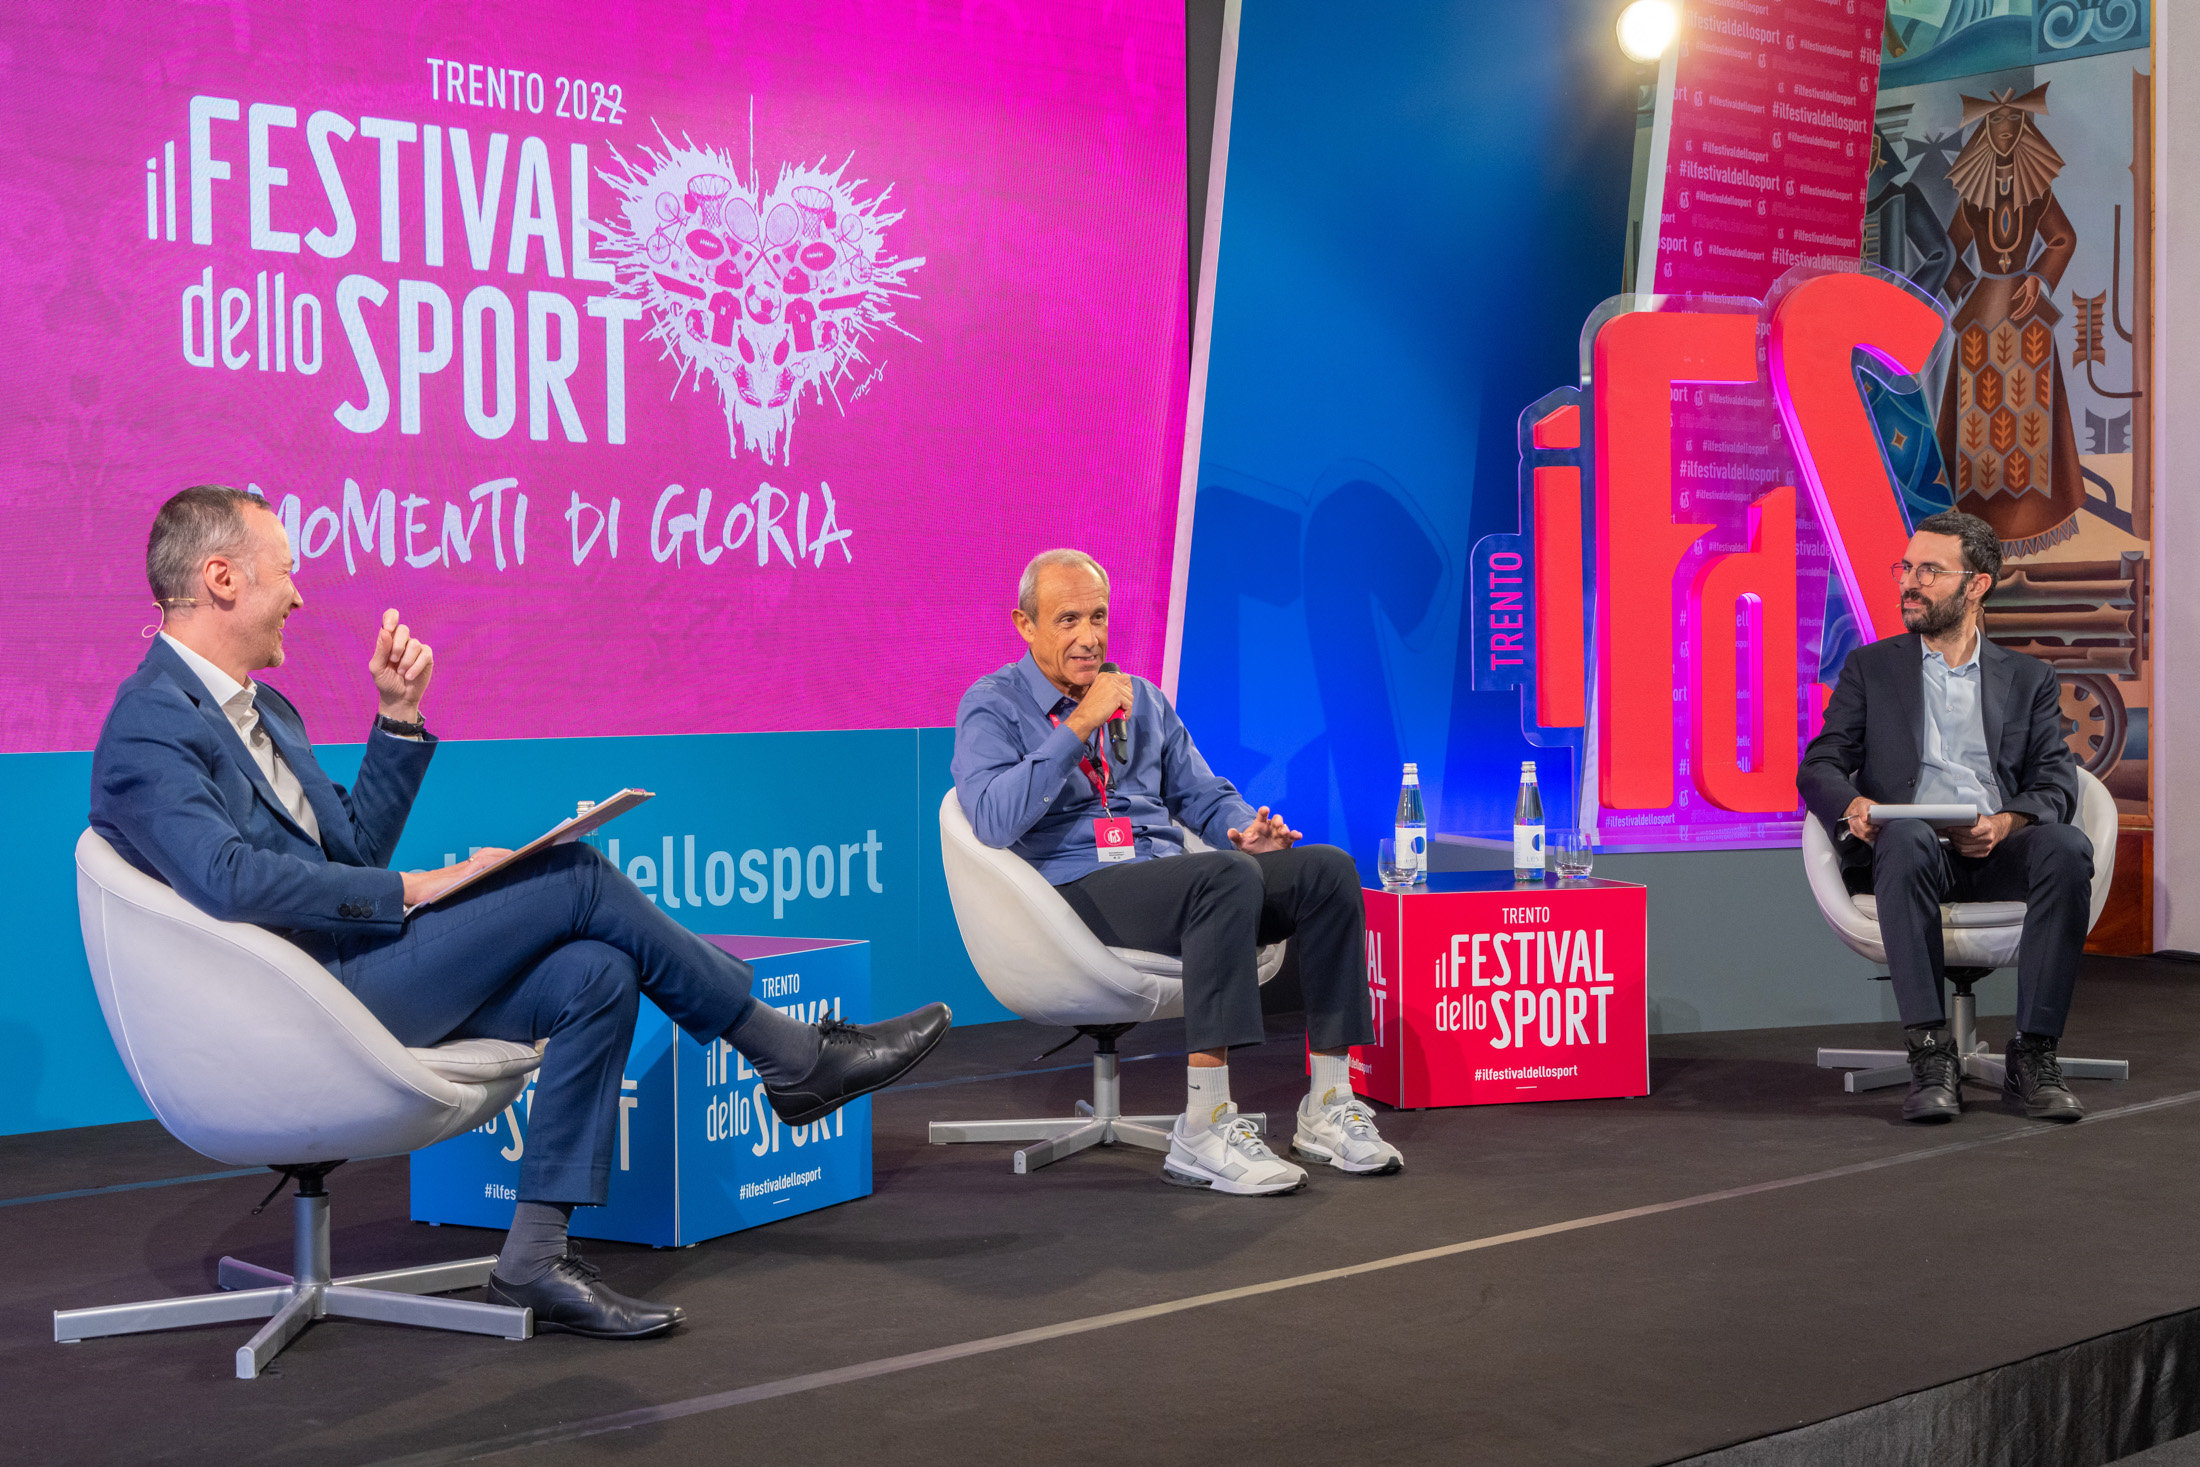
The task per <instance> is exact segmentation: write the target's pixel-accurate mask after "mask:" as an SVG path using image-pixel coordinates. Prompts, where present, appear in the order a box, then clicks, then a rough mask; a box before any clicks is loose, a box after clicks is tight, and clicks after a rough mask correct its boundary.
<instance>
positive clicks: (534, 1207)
mask: <svg viewBox="0 0 2200 1467" xmlns="http://www.w3.org/2000/svg"><path fill="white" fill-rule="evenodd" d="M572 1216H573V1204H572V1203H570V1202H522V1203H521V1204H520V1205H519V1206H518V1207H516V1208H514V1209H513V1210H512V1230H511V1231H510V1232H508V1233H506V1234H505V1235H504V1251H503V1252H502V1253H499V1254H498V1255H497V1266H496V1276H497V1277H498V1278H500V1279H502V1280H504V1281H505V1282H506V1283H508V1284H531V1283H533V1282H534V1281H535V1280H536V1279H539V1278H541V1277H542V1276H543V1275H544V1274H546V1273H548V1272H549V1271H550V1265H551V1264H553V1263H556V1262H557V1261H558V1260H559V1259H560V1258H563V1257H564V1256H565V1228H566V1223H567V1222H568V1221H569V1220H570V1219H571V1218H572Z"/></svg>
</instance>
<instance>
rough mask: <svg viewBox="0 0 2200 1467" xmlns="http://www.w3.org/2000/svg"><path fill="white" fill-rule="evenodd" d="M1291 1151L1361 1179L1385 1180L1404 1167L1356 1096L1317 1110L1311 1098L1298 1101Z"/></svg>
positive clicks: (1394, 1148) (1363, 1103) (1401, 1159)
mask: <svg viewBox="0 0 2200 1467" xmlns="http://www.w3.org/2000/svg"><path fill="white" fill-rule="evenodd" d="M1291 1149H1292V1150H1293V1151H1296V1152H1297V1153H1298V1154H1299V1155H1301V1156H1306V1157H1312V1158H1313V1159H1314V1160H1315V1161H1326V1162H1328V1163H1329V1164H1330V1165H1331V1166H1333V1167H1335V1168H1336V1169H1337V1170H1338V1171H1340V1172H1351V1173H1352V1174H1353V1175H1355V1176H1362V1177H1386V1176H1389V1175H1390V1174H1391V1173H1392V1172H1394V1171H1397V1170H1398V1169H1399V1168H1401V1167H1403V1166H1404V1165H1405V1164H1406V1159H1405V1157H1404V1156H1402V1155H1400V1154H1399V1151H1398V1148H1397V1147H1395V1146H1393V1145H1391V1144H1390V1143H1389V1142H1388V1141H1385V1140H1384V1139H1383V1138H1382V1137H1381V1136H1379V1135H1377V1134H1376V1133H1375V1112H1374V1111H1372V1110H1370V1109H1369V1108H1368V1104H1367V1102H1366V1101H1364V1100H1362V1099H1360V1098H1359V1097H1358V1096H1357V1095H1355V1096H1353V1097H1352V1098H1351V1099H1349V1100H1340V1101H1338V1102H1337V1103H1336V1104H1334V1105H1324V1106H1319V1107H1317V1106H1315V1105H1314V1097H1312V1096H1311V1095H1309V1096H1308V1097H1307V1098H1306V1099H1304V1100H1302V1101H1300V1102H1299V1129H1298V1133H1297V1134H1296V1135H1294V1136H1293V1137H1292V1138H1291Z"/></svg>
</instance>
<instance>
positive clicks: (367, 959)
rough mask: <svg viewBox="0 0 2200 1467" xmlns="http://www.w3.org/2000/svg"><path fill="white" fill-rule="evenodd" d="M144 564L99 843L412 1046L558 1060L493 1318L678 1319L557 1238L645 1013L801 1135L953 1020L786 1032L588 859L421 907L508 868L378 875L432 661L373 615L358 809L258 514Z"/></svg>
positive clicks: (540, 1104) (252, 510) (906, 1061)
mask: <svg viewBox="0 0 2200 1467" xmlns="http://www.w3.org/2000/svg"><path fill="white" fill-rule="evenodd" d="M145 568H146V579H147V580H148V581H149V582H150V583H151V585H152V590H153V599H154V601H155V602H156V603H157V604H158V605H159V606H160V608H161V612H162V631H161V634H160V636H159V638H158V640H156V641H155V642H154V644H153V647H152V650H151V651H149V652H148V653H147V654H146V657H145V661H144V662H143V663H142V664H140V666H139V667H138V670H137V671H136V672H135V673H133V674H131V675H130V677H129V678H128V679H127V680H125V681H124V682H123V684H122V687H121V689H120V691H119V692H117V693H116V695H115V704H114V707H113V709H112V710H111V711H110V712H109V713H108V715H107V722H106V724H105V726H104V727H102V728H101V730H100V735H99V747H98V749H97V750H96V751H95V752H94V754H93V756H92V811H91V822H92V827H93V829H95V830H97V831H98V832H99V834H100V835H101V836H102V837H104V838H105V839H106V840H107V842H108V843H109V844H110V845H112V846H113V847H114V848H115V850H116V852H117V853H119V854H120V855H121V856H122V857H123V859H124V860H127V861H128V862H130V863H131V864H132V865H133V866H136V867H137V868H138V869H139V870H141V871H143V872H145V873H146V874H148V875H150V876H155V877H158V878H159V879H161V880H163V881H165V882H167V883H168V884H169V885H170V886H172V887H174V888H175V889H176V891H177V892H178V893H180V894H181V895H182V896H183V897H184V898H185V899H186V900H188V901H190V902H191V903H192V905H194V906H196V907H198V908H199V909H200V910H201V911H204V912H206V913H208V914H209V915H211V916H214V917H217V918H220V919H222V920H225V921H234V922H250V923H255V924H257V925H259V926H261V927H265V928H267V929H269V930H270V931H272V932H274V933H275V934H276V935H278V936H280V937H283V938H286V939H288V940H289V941H291V942H293V943H295V944H296V945H297V946H299V947H300V948H302V949H304V950H305V951H306V952H307V953H309V954H311V955H312V957H313V958H314V960H315V961H317V962H319V963H321V964H322V965H323V966H325V967H326V968H327V969H328V970H329V971H330V972H331V973H333V974H334V975H335V976H336V977H337V978H338V980H340V981H341V982H342V983H343V984H344V986H345V987H346V988H348V989H350V990H351V991H352V992H353V993H354V994H356V995H357V996H358V997H359V999H360V1001H361V1002H363V1003H364V1004H365V1005H366V1006H367V1008H368V1010H369V1011H371V1012H372V1013H373V1014H374V1015H375V1017H376V1018H378V1019H379V1020H381V1021H382V1023H384V1024H385V1025H387V1026H388V1027H389V1029H390V1031H391V1032H392V1033H393V1034H394V1035H396V1037H397V1039H398V1040H399V1042H400V1043H403V1044H406V1045H409V1046H425V1045H433V1044H439V1043H442V1042H443V1041H445V1040H448V1039H461V1038H473V1037H478V1038H494V1039H516V1040H534V1039H547V1040H549V1041H550V1044H549V1046H548V1048H547V1050H546V1051H545V1053H544V1056H543V1065H542V1070H541V1072H540V1074H539V1075H538V1077H537V1079H536V1086H535V1100H534V1105H533V1109H532V1113H531V1119H532V1121H533V1126H532V1129H531V1131H530V1133H529V1135H528V1138H527V1140H528V1146H527V1155H526V1158H525V1160H524V1162H523V1163H522V1166H521V1173H520V1194H519V1195H520V1202H519V1206H518V1208H517V1209H516V1211H515V1214H514V1217H513V1223H512V1230H511V1232H510V1234H509V1235H508V1236H507V1237H506V1239H505V1245H504V1249H503V1252H502V1253H501V1254H500V1256H499V1258H498V1260H497V1267H496V1271H495V1273H494V1274H493V1275H492V1276H491V1278H490V1280H489V1290H488V1292H489V1298H490V1299H491V1301H492V1302H495V1303H501V1304H511V1305H516V1306H524V1307H529V1308H532V1309H533V1310H534V1311H535V1321H536V1324H537V1326H538V1327H540V1328H547V1329H563V1330H567V1331H570V1332H572V1333H576V1334H585V1335H592V1336H597V1337H601V1338H615V1339H631V1338H640V1337H643V1336H646V1335H652V1334H658V1333H661V1332H663V1331H665V1330H668V1329H670V1328H672V1327H673V1326H674V1325H675V1324H677V1323H679V1321H680V1319H681V1318H682V1314H681V1311H680V1310H679V1309H678V1308H677V1307H674V1306H671V1305H664V1304H654V1303H649V1302H646V1301H643V1300H638V1299H630V1298H627V1297H626V1296H624V1295H622V1294H619V1293H617V1292H615V1291H614V1290H612V1289H610V1288H608V1287H607V1286H605V1285H604V1284H603V1283H602V1281H601V1280H600V1278H599V1277H598V1276H597V1273H596V1270H595V1269H594V1268H593V1267H592V1266H590V1265H589V1264H587V1263H585V1262H583V1261H582V1260H581V1259H580V1258H579V1257H577V1256H576V1255H574V1254H573V1253H572V1251H571V1249H570V1247H569V1246H568V1244H567V1239H566V1224H567V1221H568V1219H569V1217H570V1214H571V1212H572V1210H573V1208H574V1207H575V1206H600V1205H602V1203H603V1201H604V1199H605V1196H606V1192H607V1186H608V1182H609V1177H610V1157H611V1149H612V1146H613V1145H614V1143H615V1141H616V1139H617V1134H618V1114H619V1111H618V1106H619V1081H620V1075H621V1072H622V1071H623V1069H624V1066H625V1061H626V1054H627V1047H628V1044H629V1041H630V1039H631V1037H632V1034H633V1030H634V1019H635V1013H636V1009H637V1006H638V1004H639V1001H640V995H642V994H647V995H648V996H649V997H650V999H651V1001H653V1002H654V1003H656V1005H657V1006H658V1007H659V1008H661V1009H663V1010H664V1011H665V1013H666V1014H668V1015H669V1016H670V1017H671V1018H672V1019H673V1021H674V1022H675V1023H677V1024H679V1025H680V1027H681V1028H683V1029H685V1030H686V1031H687V1032H688V1033H690V1034H692V1035H694V1036H695V1038H696V1039H698V1040H699V1041H703V1042H709V1041H712V1040H716V1039H719V1038H721V1037H723V1038H724V1039H725V1040H726V1041H727V1042H728V1043H730V1044H731V1045H732V1046H733V1047H734V1048H735V1049H737V1050H739V1051H740V1052H741V1053H742V1055H743V1056H744V1057H746V1058H747V1059H748V1061H749V1063H750V1064H751V1065H753V1066H754V1067H755V1069H756V1071H757V1073H758V1075H759V1076H760V1077H761V1078H762V1079H763V1081H764V1083H765V1088H766V1091H767V1093H768V1094H769V1095H770V1097H771V1103H772V1108H773V1109H774V1110H775V1111H777V1112H778V1114H779V1116H780V1118H781V1119H782V1120H784V1121H786V1122H787V1123H789V1124H792V1125H800V1124H804V1123H807V1122H809V1121H814V1120H816V1119H818V1118H819V1117H821V1116H825V1115H829V1114H831V1113H832V1112H833V1111H834V1110H836V1109H838V1108H839V1107H840V1106H842V1105H844V1104H846V1103H847V1102H848V1101H850V1100H853V1099H855V1098H856V1097H857V1096H860V1095H866V1094H869V1093H870V1092H871V1091H873V1090H876V1089H878V1088H880V1087H881V1086H884V1085H888V1084H891V1083H892V1082H893V1081H894V1080H896V1079H898V1078H900V1077H901V1076H902V1075H904V1074H906V1073H907V1072H908V1071H909V1070H910V1069H911V1068H912V1067H913V1066H914V1065H915V1064H916V1063H917V1062H918V1061H919V1060H921V1059H922V1058H923V1057H924V1056H925V1055H926V1054H927V1053H929V1052H930V1051H931V1049H932V1047H933V1046H934V1045H935V1044H937V1043H938V1042H939V1040H940V1038H941V1037H942V1036H943V1035H944V1034H945V1033H946V1032H947V1027H948V1020H949V1015H948V1012H947V1006H946V1005H944V1004H931V1005H928V1006H927V1007H925V1008H922V1009H919V1010H917V1011H916V1012H915V1013H912V1014H905V1015H903V1016H902V1017H901V1018H898V1019H891V1020H888V1021H886V1022H884V1023H880V1024H869V1025H855V1024H844V1023H841V1022H839V1021H837V1020H828V1021H826V1022H825V1023H823V1024H820V1025H815V1026H812V1025H806V1024H798V1023H796V1022H795V1021H794V1020H792V1019H790V1018H788V1017H787V1016H786V1015H784V1014H782V1013H780V1012H779V1011H778V1010H776V1009H773V1008H770V1007H769V1006H767V1005H765V1004H762V1003H759V1002H757V1001H756V1000H755V999H754V998H752V997H751V996H750V993H749V982H750V970H749V966H748V964H746V963H744V962H741V961H740V960H739V959H737V958H734V957H731V956H729V955H727V954H726V953H723V952H721V951H720V950H719V949H717V948H715V947H713V946H711V945H710V944H709V943H707V942H704V941H703V940H702V939H701V938H699V937H697V936H695V935H694V934H693V933H691V932H689V931H688V930H687V929H686V928H684V927H682V926H680V925H679V924H678V923H677V922H675V921H673V920H672V919H671V918H670V917H668V916H666V915H665V914H664V913H663V912H662V911H660V910H659V909H658V908H657V906H656V905H655V903H653V902H652V901H650V899H649V898H648V897H646V896H644V895H643V894H642V893H641V892H640V891H639V890H638V889H637V888H636V887H635V886H634V884H633V883H632V882H631V881H628V880H627V879H626V878H625V877H624V876H623V875H621V874H620V873H619V872H618V870H617V869H616V868H614V867H612V866H611V865H609V864H608V863H607V862H605V861H604V860H603V859H602V858H601V857H600V856H598V855H597V854H596V853H595V851H594V850H592V849H591V848H589V847H587V846H585V845H581V844H579V843H577V842H576V843H573V844H569V845H564V846H556V847H552V848H551V849H550V850H548V851H546V852H544V853H542V854H540V855H537V856H535V857H533V858H531V859H529V860H527V861H525V862H522V863H519V864H518V865H516V866H512V867H507V868H505V869H504V870H501V871H498V872H496V873H494V874H493V875H490V876H488V877H486V878H485V879H483V880H482V881H480V882H478V883H477V884H476V885H474V886H472V887H470V888H469V889H468V890H467V891H465V892H464V893H461V894H459V895H457V896H455V897H454V898H453V899H452V900H451V901H450V902H448V903H444V904H439V905H436V906H431V907H425V908H420V909H419V910H414V909H415V908H416V907H419V904H420V903H422V902H426V901H429V900H431V899H433V898H434V897H435V896H437V895H438V894H439V893H441V892H443V891H445V890H446V889H448V888H449V887H450V886H452V885H453V884H454V883H456V882H457V881H459V880H460V879H462V878H464V877H466V876H468V875H471V874H473V873H474V872H475V871H477V870H479V869H480V868H481V867H482V866H484V865H486V864H489V863H492V862H494V861H495V860H496V859H498V858H499V857H501V856H503V855H505V854H508V853H507V852H503V851H496V850H485V851H482V852H479V853H478V854H477V855H476V856H474V857H473V858H472V859H470V860H467V861H462V862H460V863H458V864H457V865H455V866H446V867H443V868H442V869H440V870H435V871H407V872H403V873H399V872H396V871H391V870H389V869H388V864H389V859H390V855H391V853H392V852H393V851H394V850H395V849H396V847H397V841H398V837H399V836H400V835H401V834H402V833H403V831H404V828H405V817H406V815H407V814H408V813H409V812H410V810H411V809H412V802H413V799H414V797H415V796H416V795H418V793H419V791H420V783H421V780H422V779H423V778H424V777H425V776H426V774H427V772H428V763H429V760H430V759H432V758H433V757H434V754H435V743H436V741H435V737H434V735H432V734H430V733H429V732H428V729H427V724H426V721H425V720H424V719H423V718H422V716H421V711H420V709H421V699H422V698H423V696H424V695H425V694H426V693H427V690H428V683H429V680H430V678H431V677H432V676H433V674H434V671H435V654H434V653H433V651H432V650H431V649H430V648H429V647H428V645H427V644H426V643H424V642H422V641H420V640H419V639H418V638H416V637H414V636H413V635H412V631H411V629H410V628H409V627H407V626H405V625H404V624H402V623H401V622H400V621H399V620H398V616H397V613H396V612H395V611H394V610H392V611H388V612H385V613H384V614H383V617H382V625H381V627H380V629H379V631H378V632H377V634H376V637H375V642H374V651H373V654H372V655H371V656H370V657H369V659H368V662H367V670H368V673H369V674H370V675H371V676H372V678H373V680H374V687H375V692H376V694H377V696H378V698H379V701H380V705H381V706H380V714H379V716H378V717H377V718H376V719H375V723H374V728H373V730H372V731H371V732H370V733H369V734H368V737H367V751H366V756H365V757H364V759H362V760H361V762H360V766H359V777H358V780H357V781H356V782H355V783H354V784H353V785H352V787H351V788H349V789H346V788H344V787H343V786H342V785H339V784H336V783H334V782H332V781H331V780H330V779H329V778H328V776H327V775H325V774H323V773H322V772H321V767H320V765H319V764H318V763H317V762H315V760H314V757H313V746H312V744H311V742H310V741H309V740H308V739H307V737H306V728H305V722H304V720H303V719H301V718H300V717H299V716H298V710H297V709H296V708H294V707H292V706H291V704H290V701H289V700H288V699H286V698H284V697H283V696H282V694H280V693H278V692H276V691H275V690H274V689H273V688H271V687H268V686H267V685H266V684H264V683H260V682H256V681H254V679H253V676H252V675H253V674H254V673H255V672H258V671H260V670H262V669H264V668H270V667H279V666H281V665H282V661H283V627H284V623H285V622H287V621H288V620H289V618H290V615H291V613H293V612H295V611H297V610H299V609H300V608H301V607H303V606H304V605H305V601H304V598H303V597H301V596H300V595H299V594H298V591H297V588H296V587H295V586H294V585H293V584H292V583H291V578H290V577H291V571H292V560H291V549H290V542H289V539H288V537H287V536H286V535H285V533H284V531H283V526H282V522H281V521H280V520H278V519H277V518H276V517H275V515H274V513H273V512H272V511H271V510H270V509H269V507H268V503H267V501H266V500H265V499H262V498H261V497H260V496H259V495H257V494H245V493H240V492H238V491H237V490H234V489H225V488H218V487H211V486H201V487H197V488H192V489H186V490H184V491H182V492H181V493H179V494H177V495H175V496H174V497H173V498H171V499H170V500H169V501H168V502H167V503H166V504H164V505H162V506H161V509H160V513H159V514H158V516H156V518H155V519H154V522H153V530H152V535H151V537H150V540H149V542H148V544H147V547H146V556H145Z"/></svg>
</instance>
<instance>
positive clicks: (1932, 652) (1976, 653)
mask: <svg viewBox="0 0 2200 1467" xmlns="http://www.w3.org/2000/svg"><path fill="white" fill-rule="evenodd" d="M1917 645H1918V646H1919V647H1920V648H1922V649H1923V650H1924V654H1925V655H1924V659H1923V660H1924V661H1927V662H1930V661H1932V660H1933V659H1934V658H1935V657H1940V653H1939V651H1938V650H1936V649H1935V648H1933V647H1932V646H1930V645H1928V644H1927V642H1926V641H1925V639H1924V638H1923V637H1919V638H1918V639H1917ZM1985 652H1986V631H1985V629H1984V628H1983V627H1982V628H1980V629H1979V632H1978V635H1977V637H1976V638H1975V639H1974V640H1973V641H1972V643H1971V655H1970V656H1969V657H1967V658H1965V659H1964V660H1963V661H1962V662H1958V663H1950V662H1949V661H1948V659H1947V658H1945V657H1940V664H1941V666H1943V667H1945V668H1947V669H1948V670H1949V671H1950V672H1952V673H1956V674H1959V675H1960V674H1962V673H1966V672H1975V671H1977V670H1978V665H1979V659H1980V658H1981V657H1982V656H1984V655H1985ZM1041 681H1042V682H1043V681H1045V680H1044V679H1041Z"/></svg>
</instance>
